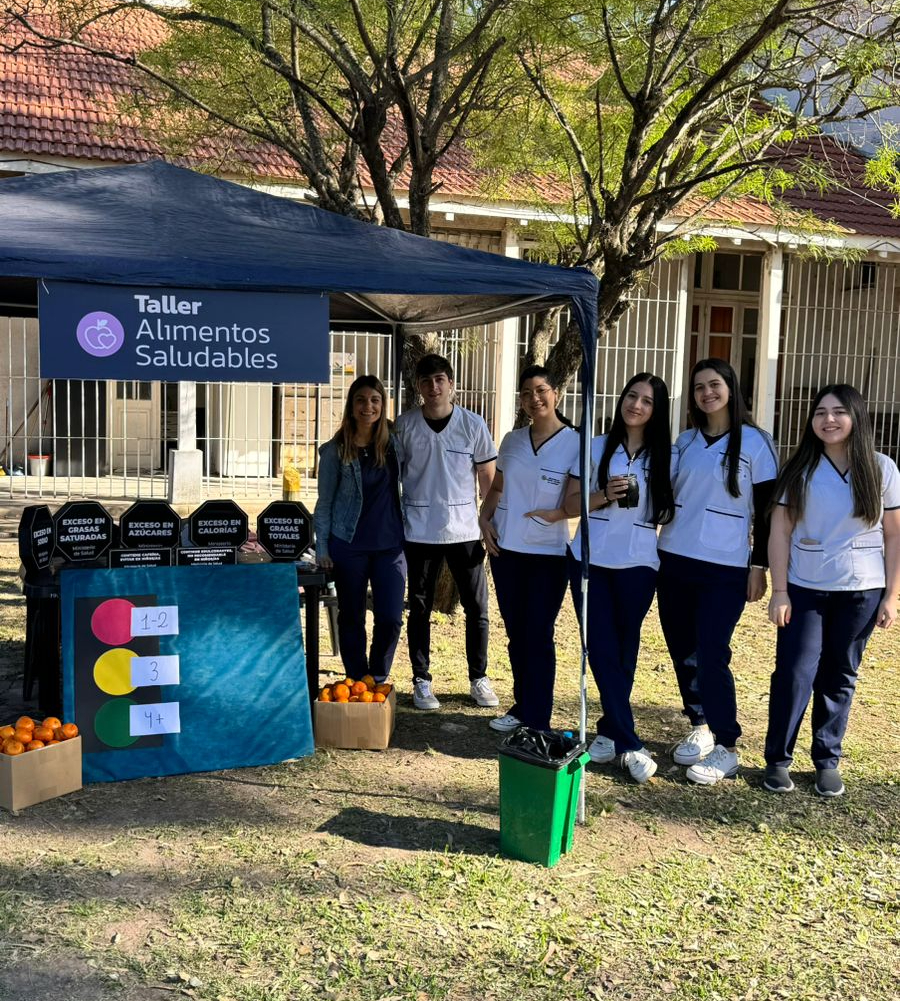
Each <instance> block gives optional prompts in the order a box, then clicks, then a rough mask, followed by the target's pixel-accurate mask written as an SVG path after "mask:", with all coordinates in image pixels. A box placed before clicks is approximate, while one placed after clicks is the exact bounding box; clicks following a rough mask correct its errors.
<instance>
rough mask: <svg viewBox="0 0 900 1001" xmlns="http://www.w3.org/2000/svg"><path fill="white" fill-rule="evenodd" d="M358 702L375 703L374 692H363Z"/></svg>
mask: <svg viewBox="0 0 900 1001" xmlns="http://www.w3.org/2000/svg"><path fill="white" fill-rule="evenodd" d="M359 701H360V702H374V701H375V693H374V692H370V691H365V692H363V693H362V694H361V695H360V697H359Z"/></svg>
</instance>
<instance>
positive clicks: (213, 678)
mask: <svg viewBox="0 0 900 1001" xmlns="http://www.w3.org/2000/svg"><path fill="white" fill-rule="evenodd" d="M129 595H152V596H155V598H156V602H155V603H156V604H157V605H177V606H178V610H179V611H178V615H179V628H180V631H179V633H178V635H177V636H160V637H159V639H158V642H159V653H160V654H173V653H177V654H178V655H179V657H180V664H181V678H180V684H178V685H171V686H163V687H161V688H159V689H157V690H156V691H158V692H159V701H162V702H168V701H177V702H178V703H179V704H180V718H181V732H180V733H177V734H165V735H164V736H162V738H161V746H156V747H153V746H151V747H140V746H138V747H135V746H132V747H125V748H121V749H115V748H110V749H109V750H105V751H100V752H95V753H86V754H85V755H84V762H83V765H84V768H83V774H84V781H85V782H104V781H115V780H120V779H131V778H140V777H145V776H157V775H175V774H179V773H184V772H199V771H214V770H219V769H227V768H238V767H244V766H250V765H266V764H273V763H275V762H278V761H283V760H285V759H286V758H296V757H301V756H304V755H309V754H312V753H313V751H314V742H313V731H312V720H311V714H310V703H309V693H308V690H307V682H306V665H305V657H304V652H303V641H302V636H301V631H300V614H299V604H298V597H297V576H296V570H295V568H294V566H293V564H274V563H273V564H250V565H237V566H216V567H163V568H136V569H117V570H70V571H64V572H63V574H62V576H61V602H62V608H61V612H62V659H63V707H64V710H63V711H64V715H65V718H66V719H74V720H75V722H76V723H77V724H78V726H79V729H81V730H82V731H83V732H84V731H85V730H86V729H87V728H90V727H91V726H92V719H90V718H87V719H85V718H81V717H80V716H79V707H78V694H77V693H78V688H79V685H81V686H83V685H92V684H93V670H92V668H91V667H88V668H87V670H88V671H90V672H91V674H90V676H89V677H88V676H87V675H86V673H85V668H84V666H82V668H81V676H80V677H79V679H77V683H76V678H75V666H76V663H75V657H76V649H75V611H76V603H77V602H78V600H79V599H80V598H98V597H103V598H107V597H109V598H112V597H122V598H127V597H128V596H129ZM126 645H127V644H126ZM251 717H252V719H253V720H257V721H260V720H261V721H265V722H266V723H268V722H273V723H274V724H275V725H274V726H272V727H271V734H270V735H269V734H268V728H267V727H266V726H261V727H258V726H255V725H254V726H251V727H249V729H250V730H251V731H252V732H253V733H254V735H255V736H254V740H253V741H252V742H249V741H246V740H242V739H240V732H241V730H242V729H244V724H243V721H246V720H248V719H250V718H251ZM153 740H155V741H156V742H157V743H159V742H160V738H159V737H157V738H153Z"/></svg>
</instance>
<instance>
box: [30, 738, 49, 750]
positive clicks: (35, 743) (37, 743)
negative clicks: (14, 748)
mask: <svg viewBox="0 0 900 1001" xmlns="http://www.w3.org/2000/svg"><path fill="white" fill-rule="evenodd" d="M44 746H45V744H44V742H43V741H42V740H30V741H29V742H28V743H27V744H26V745H25V750H26V751H39V750H40V749H41V748H42V747H44Z"/></svg>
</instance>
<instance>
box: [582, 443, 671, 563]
mask: <svg viewBox="0 0 900 1001" xmlns="http://www.w3.org/2000/svg"><path fill="white" fill-rule="evenodd" d="M606 439H607V436H606V435H605V434H602V435H600V436H599V437H597V438H595V439H594V440H593V441H592V442H591V487H590V489H591V493H596V492H597V491H598V490H599V489H600V485H599V481H598V476H599V473H600V460H601V459H602V458H603V449H604V448H605V447H606ZM677 470H678V451H677V449H675V448H674V446H673V448H672V461H671V466H670V475H671V476H672V479H673V480H674V478H675V474H676V472H677ZM570 472H571V474H572V475H573V476H577V475H578V472H579V470H578V464H577V463H575V464H574V465H573V466H572V467H571V470H570ZM629 473H635V474H636V475H637V478H638V485H639V487H640V501H639V503H638V505H637V507H620V506H619V505H618V504H607V505H606V506H605V507H601V508H598V509H597V510H596V511H591V512H590V514H589V515H588V525H589V528H590V533H591V534H590V539H591V566H594V567H607V568H608V569H610V570H627V569H629V568H631V567H650V568H651V569H653V570H658V569H659V553H658V552H657V548H656V525H654V524H653V521H652V518H653V503H652V499H651V496H650V453H649V452H648V451H647V450H646V449H642V450H641V451H640V452H638V454H637V455H635V456H633V457H629V455H628V453H627V452H626V451H625V447H624V445H619V447H618V448H617V449H616V450H615V452H613V454H612V456H611V457H610V460H609V475H610V476H627V475H628V474H629ZM572 552H573V553H574V554H575V555H576V556H579V555H580V553H581V527H580V526H579V528H578V531H577V532H576V533H575V539H574V540H573V542H572Z"/></svg>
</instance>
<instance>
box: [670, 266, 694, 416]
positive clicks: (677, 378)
mask: <svg viewBox="0 0 900 1001" xmlns="http://www.w3.org/2000/svg"><path fill="white" fill-rule="evenodd" d="M693 273H694V259H693V257H692V256H691V255H690V254H688V255H687V256H686V257H682V259H681V261H680V262H679V268H678V294H677V295H678V297H677V301H676V305H675V344H674V361H673V364H672V381H671V383H670V386H669V391H670V397H669V410H670V414H669V416H670V417H671V420H672V428H673V429H674V430H675V431H676V432H677V430H678V428H680V427H681V413H682V408H683V399H682V398H683V396H684V369H685V364H686V361H687V354H686V350H687V344H688V338H689V336H690V332H689V330H688V293H689V291H690V282H691V276H692V275H693Z"/></svg>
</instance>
